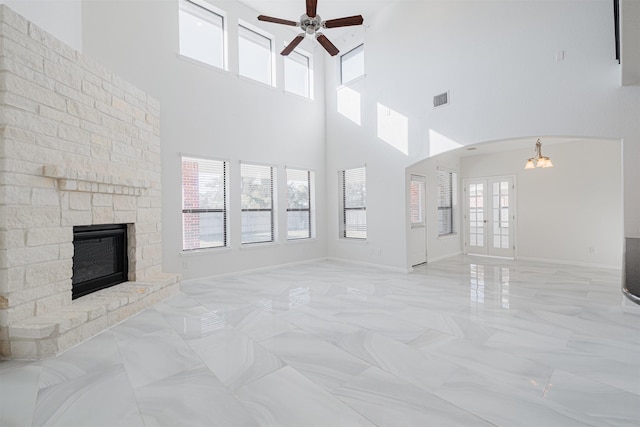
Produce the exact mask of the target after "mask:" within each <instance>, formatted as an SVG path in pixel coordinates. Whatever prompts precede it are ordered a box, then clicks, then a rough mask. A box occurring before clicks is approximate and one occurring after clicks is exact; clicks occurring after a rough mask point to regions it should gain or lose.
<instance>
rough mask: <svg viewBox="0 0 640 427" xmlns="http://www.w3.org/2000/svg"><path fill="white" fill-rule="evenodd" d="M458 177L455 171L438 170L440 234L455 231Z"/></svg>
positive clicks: (444, 234)
mask: <svg viewBox="0 0 640 427" xmlns="http://www.w3.org/2000/svg"><path fill="white" fill-rule="evenodd" d="M457 186H458V178H457V175H456V173H455V172H451V171H447V170H439V171H438V236H446V235H447V234H453V233H455V231H456V230H455V228H454V207H455V206H456V204H457V197H458V194H457Z"/></svg>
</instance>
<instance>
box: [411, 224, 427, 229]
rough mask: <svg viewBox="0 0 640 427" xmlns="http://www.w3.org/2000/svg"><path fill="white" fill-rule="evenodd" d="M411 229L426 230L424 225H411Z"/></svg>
mask: <svg viewBox="0 0 640 427" xmlns="http://www.w3.org/2000/svg"><path fill="white" fill-rule="evenodd" d="M411 228H412V229H413V228H426V225H425V224H411Z"/></svg>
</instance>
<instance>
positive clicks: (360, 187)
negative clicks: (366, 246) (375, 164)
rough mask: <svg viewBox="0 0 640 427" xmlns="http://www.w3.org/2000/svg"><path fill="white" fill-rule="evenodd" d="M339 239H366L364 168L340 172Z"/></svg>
mask: <svg viewBox="0 0 640 427" xmlns="http://www.w3.org/2000/svg"><path fill="white" fill-rule="evenodd" d="M339 174H340V175H339V180H340V205H341V206H340V207H341V209H340V217H341V218H340V237H343V238H349V239H366V238H367V184H366V168H364V167H362V168H358V169H348V170H344V171H340V173H339Z"/></svg>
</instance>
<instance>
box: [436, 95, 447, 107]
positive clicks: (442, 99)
mask: <svg viewBox="0 0 640 427" xmlns="http://www.w3.org/2000/svg"><path fill="white" fill-rule="evenodd" d="M448 103H449V92H444V93H441V94H440V95H436V96H434V97H433V108H436V107H442V106H443V105H447V104H448Z"/></svg>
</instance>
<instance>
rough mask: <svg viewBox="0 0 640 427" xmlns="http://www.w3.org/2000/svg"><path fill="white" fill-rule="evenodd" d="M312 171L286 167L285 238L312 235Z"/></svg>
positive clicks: (290, 238)
mask: <svg viewBox="0 0 640 427" xmlns="http://www.w3.org/2000/svg"><path fill="white" fill-rule="evenodd" d="M311 179H312V172H311V171H306V170H297V169H289V168H287V197H288V201H287V239H289V240H296V239H309V238H311V237H313V222H312V216H311V215H312V210H311Z"/></svg>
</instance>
